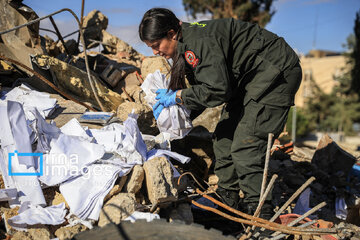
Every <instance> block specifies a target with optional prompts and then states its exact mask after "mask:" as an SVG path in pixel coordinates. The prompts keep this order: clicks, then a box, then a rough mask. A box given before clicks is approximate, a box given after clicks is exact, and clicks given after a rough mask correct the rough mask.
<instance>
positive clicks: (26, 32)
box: [0, 0, 43, 68]
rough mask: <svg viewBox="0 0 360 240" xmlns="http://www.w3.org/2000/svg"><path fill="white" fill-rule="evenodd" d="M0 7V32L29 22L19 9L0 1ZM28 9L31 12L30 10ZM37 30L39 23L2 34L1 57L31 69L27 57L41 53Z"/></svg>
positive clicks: (4, 0) (3, 0) (5, 1)
mask: <svg viewBox="0 0 360 240" xmlns="http://www.w3.org/2000/svg"><path fill="white" fill-rule="evenodd" d="M0 6H1V7H0V23H1V24H0V31H5V30H8V29H11V28H14V27H16V26H19V25H22V24H25V23H27V22H28V21H29V20H28V19H27V18H26V17H25V16H24V15H23V14H22V13H21V12H20V10H19V9H16V8H14V7H12V6H10V4H8V2H7V0H0ZM28 9H30V10H31V8H28ZM31 15H33V14H31ZM35 15H36V14H35ZM38 29H39V22H38V23H35V24H32V25H30V26H28V27H23V28H20V29H18V30H16V31H12V32H9V33H7V34H2V35H1V41H0V53H1V55H4V56H6V57H9V58H11V59H14V60H17V61H19V62H21V63H22V64H24V65H26V66H27V67H30V68H31V63H30V61H29V55H30V54H40V53H43V50H42V48H41V46H40V44H38V40H39V38H38V34H39V31H38Z"/></svg>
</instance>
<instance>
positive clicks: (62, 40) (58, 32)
mask: <svg viewBox="0 0 360 240" xmlns="http://www.w3.org/2000/svg"><path fill="white" fill-rule="evenodd" d="M49 19H50V22H51V24H52V25H53V27H54V29H55V32H56V35H57V36H58V38H59V40H60V42H61V43H62V45H63V46H64V49H65V52H66V54H67V55H70V52H69V49H68V48H67V47H66V45H65V41H64V39H63V37H62V36H61V33H60V31H59V29H58V27H57V26H56V23H55V21H54V19H53V17H52V16H50V17H49Z"/></svg>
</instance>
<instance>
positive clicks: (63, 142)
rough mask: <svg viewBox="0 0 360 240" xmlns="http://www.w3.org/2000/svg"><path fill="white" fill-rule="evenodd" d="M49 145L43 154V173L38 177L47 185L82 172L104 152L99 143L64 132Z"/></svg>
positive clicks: (57, 182)
mask: <svg viewBox="0 0 360 240" xmlns="http://www.w3.org/2000/svg"><path fill="white" fill-rule="evenodd" d="M50 145H51V150H50V152H49V153H48V154H44V174H43V175H42V176H40V177H39V180H40V181H41V182H43V183H45V184H46V185H48V186H53V185H56V184H59V183H62V182H64V181H66V180H68V179H71V178H73V177H76V176H79V175H82V174H84V171H85V169H84V168H85V167H87V166H88V165H90V164H91V163H93V162H95V161H96V160H99V159H100V158H101V157H102V156H103V155H104V153H105V150H104V147H103V146H101V145H99V144H95V143H90V142H88V141H86V140H83V139H81V138H79V137H75V136H68V135H65V134H60V136H59V137H58V139H53V140H52V141H51V144H50Z"/></svg>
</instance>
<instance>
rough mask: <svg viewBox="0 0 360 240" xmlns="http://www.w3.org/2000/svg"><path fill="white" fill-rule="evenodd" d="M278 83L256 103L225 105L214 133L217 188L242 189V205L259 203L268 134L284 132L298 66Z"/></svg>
mask: <svg viewBox="0 0 360 240" xmlns="http://www.w3.org/2000/svg"><path fill="white" fill-rule="evenodd" d="M277 82H278V84H276V85H274V86H273V87H272V88H271V89H269V91H268V93H266V94H265V96H264V97H263V98H262V99H261V100H259V101H254V100H252V99H251V100H247V102H243V101H244V100H243V99H240V101H239V102H237V103H235V102H230V103H229V104H227V105H225V107H224V108H223V111H222V114H221V118H220V121H219V123H218V125H217V127H216V129H215V132H214V145H213V146H214V153H215V157H216V162H215V174H216V175H217V176H218V178H219V182H218V185H219V186H221V187H222V188H225V189H228V190H239V189H241V190H242V191H243V192H244V194H245V198H244V202H258V201H259V197H260V190H261V183H262V177H263V171H264V163H265V155H266V148H267V141H268V140H267V139H268V134H269V133H273V134H274V138H273V139H275V138H277V137H278V136H279V134H280V133H281V132H282V130H283V129H284V126H285V124H286V120H287V116H288V113H289V109H290V105H291V102H293V101H294V96H295V93H296V91H297V90H298V88H299V85H300V82H301V67H300V65H299V64H297V65H295V66H294V67H293V68H292V69H289V70H288V71H285V72H284V73H283V75H282V76H280V77H279V79H278V81H277ZM239 95H240V96H243V94H239ZM286 99H287V100H288V101H287V102H286V101H284V100H286ZM284 102H285V104H284ZM267 200H271V193H270V194H269V195H268V197H267Z"/></svg>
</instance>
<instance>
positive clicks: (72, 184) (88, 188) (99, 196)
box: [60, 164, 122, 220]
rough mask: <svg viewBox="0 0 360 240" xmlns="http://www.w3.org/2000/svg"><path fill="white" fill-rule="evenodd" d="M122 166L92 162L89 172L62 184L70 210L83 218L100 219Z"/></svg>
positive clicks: (61, 187)
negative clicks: (105, 200) (106, 197)
mask: <svg viewBox="0 0 360 240" xmlns="http://www.w3.org/2000/svg"><path fill="white" fill-rule="evenodd" d="M121 170H122V169H121V167H120V166H116V165H112V164H92V165H91V166H89V167H88V172H87V173H86V174H85V175H83V176H80V177H78V178H75V179H73V180H71V181H67V182H65V183H63V184H61V185H60V192H61V194H62V195H63V196H64V198H65V200H66V202H67V203H68V204H69V206H70V211H71V212H72V213H74V214H75V215H76V216H78V217H79V218H81V219H85V220H86V219H93V220H98V218H99V215H100V210H101V208H102V206H103V201H104V198H105V196H106V195H107V194H108V193H109V192H110V190H111V189H112V188H113V186H114V184H115V181H116V179H117V178H118V174H119V172H120V171H121Z"/></svg>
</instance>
